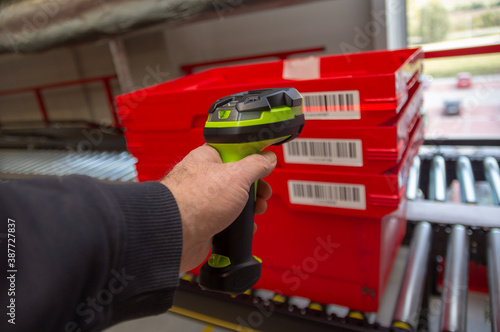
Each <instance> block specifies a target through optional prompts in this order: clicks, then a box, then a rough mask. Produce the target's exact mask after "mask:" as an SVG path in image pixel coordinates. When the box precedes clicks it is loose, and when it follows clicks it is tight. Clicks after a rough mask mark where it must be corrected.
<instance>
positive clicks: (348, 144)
mask: <svg viewBox="0 0 500 332" xmlns="http://www.w3.org/2000/svg"><path fill="white" fill-rule="evenodd" d="M283 154H284V157H285V162H286V163H295V164H317V165H338V166H363V150H362V148H361V140H359V139H356V140H348V139H317V138H297V139H295V140H293V141H290V142H288V143H285V144H283Z"/></svg>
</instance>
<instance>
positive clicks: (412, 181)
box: [406, 156, 420, 201]
mask: <svg viewBox="0 0 500 332" xmlns="http://www.w3.org/2000/svg"><path fill="white" fill-rule="evenodd" d="M419 181H420V157H419V156H416V157H415V158H413V164H412V165H411V168H410V174H409V176H408V185H407V186H406V198H408V200H410V201H414V200H416V199H417V197H418V184H419Z"/></svg>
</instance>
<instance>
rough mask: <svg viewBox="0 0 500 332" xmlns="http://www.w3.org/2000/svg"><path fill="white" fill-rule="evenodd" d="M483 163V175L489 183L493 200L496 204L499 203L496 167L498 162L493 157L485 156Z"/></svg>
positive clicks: (498, 183) (499, 194) (499, 181)
mask: <svg viewBox="0 0 500 332" xmlns="http://www.w3.org/2000/svg"><path fill="white" fill-rule="evenodd" d="M483 165H484V173H485V174H484V175H485V176H486V180H488V182H489V183H490V187H491V192H492V194H493V200H494V201H495V204H496V205H500V170H499V169H498V162H497V160H496V159H495V158H493V157H486V158H485V159H484V162H483Z"/></svg>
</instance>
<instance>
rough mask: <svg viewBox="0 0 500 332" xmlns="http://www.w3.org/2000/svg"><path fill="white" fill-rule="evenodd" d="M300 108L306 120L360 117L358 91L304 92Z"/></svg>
mask: <svg viewBox="0 0 500 332" xmlns="http://www.w3.org/2000/svg"><path fill="white" fill-rule="evenodd" d="M301 94H302V97H303V98H304V103H303V105H302V110H303V112H304V115H305V118H306V120H308V119H309V120H350V119H354V120H356V119H361V112H360V108H359V91H357V90H348V91H326V92H304V93H301Z"/></svg>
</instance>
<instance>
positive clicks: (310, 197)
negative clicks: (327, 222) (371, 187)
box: [288, 180, 366, 210]
mask: <svg viewBox="0 0 500 332" xmlns="http://www.w3.org/2000/svg"><path fill="white" fill-rule="evenodd" d="M288 192H289V196H290V203H292V204H304V205H315V206H328V207H339V208H346V209H357V210H365V209H366V197H365V186H363V185H357V184H342V183H327V182H312V181H295V180H290V181H288Z"/></svg>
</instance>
